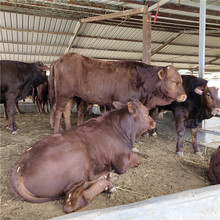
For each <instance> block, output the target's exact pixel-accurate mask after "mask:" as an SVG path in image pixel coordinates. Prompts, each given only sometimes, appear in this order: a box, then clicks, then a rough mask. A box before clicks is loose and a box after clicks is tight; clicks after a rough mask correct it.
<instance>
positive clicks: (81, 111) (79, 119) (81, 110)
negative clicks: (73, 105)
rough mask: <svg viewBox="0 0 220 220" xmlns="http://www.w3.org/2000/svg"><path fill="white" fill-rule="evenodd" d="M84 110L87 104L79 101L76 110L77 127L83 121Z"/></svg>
mask: <svg viewBox="0 0 220 220" xmlns="http://www.w3.org/2000/svg"><path fill="white" fill-rule="evenodd" d="M86 108H87V103H86V102H84V101H83V100H81V101H80V104H79V106H78V108H77V113H78V117H77V125H80V124H82V123H83V119H84V116H85V113H86Z"/></svg>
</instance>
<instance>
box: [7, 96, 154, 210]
mask: <svg viewBox="0 0 220 220" xmlns="http://www.w3.org/2000/svg"><path fill="white" fill-rule="evenodd" d="M113 104H114V106H115V107H116V108H117V110H113V111H111V112H107V113H105V114H104V115H103V116H100V117H98V118H93V119H90V120H89V121H87V122H85V123H84V124H82V125H80V126H77V127H75V128H72V129H70V130H67V131H63V132H61V133H58V134H53V135H51V136H49V137H47V138H44V139H42V140H40V141H38V142H37V143H35V144H34V145H33V146H32V147H31V148H29V149H28V150H27V151H26V152H25V153H24V154H23V155H22V157H21V158H20V160H19V161H18V162H17V164H16V165H15V167H14V168H13V170H12V173H11V177H10V184H11V187H12V190H13V191H14V192H15V193H16V194H18V195H19V196H21V197H22V198H24V199H25V200H27V201H30V202H37V203H40V202H46V201H50V200H55V199H58V198H60V197H62V196H64V195H65V205H64V211H65V212H67V213H69V212H73V211H77V210H79V209H80V208H82V207H84V206H85V205H86V204H87V203H88V202H90V200H92V199H93V198H94V197H95V196H96V195H98V194H99V193H101V192H103V191H105V190H110V189H112V187H113V185H112V183H111V182H110V180H109V179H108V178H107V177H108V173H109V172H110V171H111V170H112V169H114V170H115V171H116V172H117V173H119V174H122V173H124V172H126V171H127V170H128V169H129V168H131V167H135V166H138V165H139V164H140V159H139V157H138V156H137V155H136V154H134V153H132V148H133V146H134V142H135V139H136V138H137V137H139V136H140V135H141V134H142V133H143V132H145V131H146V130H148V129H152V128H154V127H155V122H154V121H153V120H152V118H151V117H150V116H149V111H148V109H147V108H146V107H145V106H143V105H142V104H141V103H140V102H139V101H138V100H133V101H130V102H128V104H127V105H122V103H119V102H114V103H113Z"/></svg>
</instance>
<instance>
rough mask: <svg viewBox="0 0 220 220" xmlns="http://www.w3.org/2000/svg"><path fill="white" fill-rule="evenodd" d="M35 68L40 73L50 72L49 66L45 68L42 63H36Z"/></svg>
mask: <svg viewBox="0 0 220 220" xmlns="http://www.w3.org/2000/svg"><path fill="white" fill-rule="evenodd" d="M35 66H36V67H37V69H38V70H39V71H48V70H50V68H49V67H48V66H45V65H44V64H43V63H42V62H36V63H35Z"/></svg>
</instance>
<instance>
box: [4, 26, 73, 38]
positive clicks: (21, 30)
mask: <svg viewBox="0 0 220 220" xmlns="http://www.w3.org/2000/svg"><path fill="white" fill-rule="evenodd" d="M0 30H8V31H20V32H30V33H39V34H56V35H70V36H72V34H71V33H63V32H52V31H38V30H29V29H21V28H9V27H0Z"/></svg>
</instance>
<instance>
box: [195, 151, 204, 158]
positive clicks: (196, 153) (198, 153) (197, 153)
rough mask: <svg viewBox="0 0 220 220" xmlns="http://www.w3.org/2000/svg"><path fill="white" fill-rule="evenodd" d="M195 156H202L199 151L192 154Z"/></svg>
mask: <svg viewBox="0 0 220 220" xmlns="http://www.w3.org/2000/svg"><path fill="white" fill-rule="evenodd" d="M194 154H195V155H198V156H200V157H201V156H202V152H201V151H196V152H195V153H194Z"/></svg>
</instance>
